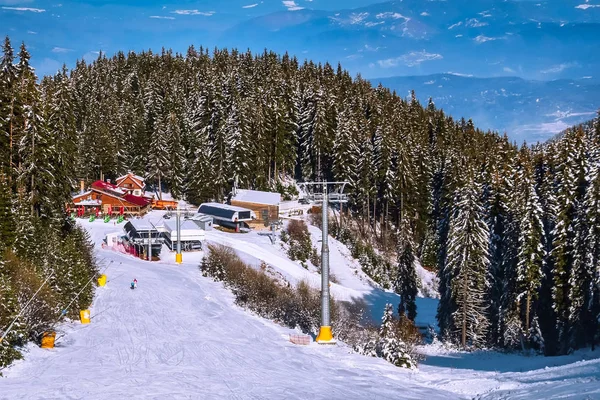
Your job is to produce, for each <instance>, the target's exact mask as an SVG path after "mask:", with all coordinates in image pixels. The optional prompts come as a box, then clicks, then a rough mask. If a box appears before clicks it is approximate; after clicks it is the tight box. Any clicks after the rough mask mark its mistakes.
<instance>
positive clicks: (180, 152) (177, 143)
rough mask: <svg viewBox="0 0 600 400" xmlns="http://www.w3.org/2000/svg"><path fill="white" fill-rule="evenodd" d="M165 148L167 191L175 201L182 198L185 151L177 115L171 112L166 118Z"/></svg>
mask: <svg viewBox="0 0 600 400" xmlns="http://www.w3.org/2000/svg"><path fill="white" fill-rule="evenodd" d="M166 134H167V148H168V153H167V155H168V157H169V167H168V168H167V176H168V178H169V180H168V182H169V189H170V192H171V195H172V196H173V198H175V199H181V198H183V190H184V187H183V184H184V176H185V173H184V171H185V170H186V159H185V149H184V148H183V146H182V143H181V129H180V123H179V120H178V119H177V114H176V113H175V112H171V113H170V114H169V116H168V118H167V131H166Z"/></svg>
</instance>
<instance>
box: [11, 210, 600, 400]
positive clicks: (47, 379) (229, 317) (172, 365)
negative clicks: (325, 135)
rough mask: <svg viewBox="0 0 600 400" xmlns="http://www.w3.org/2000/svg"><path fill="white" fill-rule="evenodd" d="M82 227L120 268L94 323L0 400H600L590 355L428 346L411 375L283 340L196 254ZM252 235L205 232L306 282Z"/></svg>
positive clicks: (31, 353) (282, 331)
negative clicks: (179, 257) (123, 241)
mask: <svg viewBox="0 0 600 400" xmlns="http://www.w3.org/2000/svg"><path fill="white" fill-rule="evenodd" d="M83 225H84V226H86V228H87V229H88V230H89V231H90V234H91V236H92V239H93V240H94V242H95V243H96V246H97V249H98V257H99V258H102V259H105V260H107V261H113V262H112V264H111V266H110V267H109V268H108V270H107V272H106V273H107V275H108V279H109V282H108V284H107V285H106V286H105V287H100V288H98V289H97V292H96V297H95V300H94V302H93V304H92V307H91V315H92V321H91V324H89V325H81V324H79V323H78V322H73V323H71V324H66V325H63V326H62V327H61V330H62V331H64V333H65V334H64V336H63V337H61V338H60V339H59V340H58V341H57V347H56V348H55V349H52V350H43V349H40V348H38V347H37V346H35V345H30V346H29V347H28V351H27V352H26V353H25V359H24V360H21V361H18V362H16V363H15V364H14V365H13V366H12V367H10V368H8V369H6V370H4V371H3V373H4V375H5V377H2V378H0V399H11V400H12V399H28V400H29V399H63V398H69V399H121V398H131V399H345V400H350V399H398V398H402V399H428V400H433V399H459V398H481V399H483V398H519V399H541V398H546V399H548V398H553V397H560V396H563V398H564V397H568V398H580V399H588V398H589V399H592V398H600V385H599V384H598V378H600V361H599V360H598V359H592V360H591V361H581V360H582V358H584V357H586V356H588V357H592V356H593V355H592V354H589V353H584V352H580V353H577V354H575V355H572V356H567V357H560V358H554V359H551V358H543V357H531V358H526V357H522V356H518V355H501V354H497V353H493V352H490V353H483V354H482V353H479V354H464V353H451V352H445V351H442V350H441V349H440V348H434V347H428V348H427V349H426V350H425V352H427V353H428V354H429V358H428V359H427V360H426V361H425V362H423V363H422V364H421V365H420V367H419V369H418V370H416V371H410V370H405V369H401V368H397V367H394V366H392V365H391V364H388V363H386V362H385V361H383V360H381V359H375V358H369V357H364V356H360V355H358V354H354V353H352V352H351V351H350V349H348V348H347V347H345V346H344V345H343V344H342V343H340V344H339V345H338V346H319V345H317V344H315V343H311V344H310V345H309V346H296V345H294V344H292V343H290V342H289V341H288V335H289V334H290V333H297V332H294V331H293V330H290V329H286V328H283V327H280V326H278V325H276V324H274V323H272V322H270V321H267V320H264V319H262V318H258V317H255V316H253V315H252V314H250V313H248V312H247V311H245V310H243V309H241V308H239V307H237V306H236V305H235V304H234V302H233V297H232V295H231V294H230V293H229V291H228V290H227V289H225V288H223V285H222V284H221V283H217V282H213V281H212V280H211V279H209V278H204V277H202V275H201V274H200V272H199V270H198V264H199V261H200V256H201V255H200V253H190V254H184V263H183V264H182V265H180V266H179V265H176V264H175V262H174V256H173V254H172V253H168V252H165V253H164V254H163V255H164V258H166V259H167V260H166V261H161V262H153V263H148V262H145V261H142V260H138V259H135V258H133V257H131V256H128V255H123V254H119V253H115V252H112V251H109V250H102V249H100V242H101V239H102V238H103V237H104V235H105V234H106V233H107V232H109V231H114V227H113V226H107V225H105V224H103V223H102V222H99V221H98V222H94V223H87V222H84V223H83ZM249 235H251V234H249ZM240 237H241V236H240ZM247 237H250V236H247ZM255 239H256V240H264V245H262V246H261V245H259V244H254V245H253V244H252V243H247V244H246V245H244V244H243V243H242V242H243V240H241V239H235V238H232V236H231V235H227V234H224V233H219V232H214V233H213V234H211V235H210V237H209V240H211V241H212V242H220V243H223V244H228V245H231V246H233V247H238V251H240V252H245V253H246V254H247V255H248V257H250V254H251V255H252V257H255V258H257V259H261V260H265V259H267V258H268V257H273V258H274V259H273V260H272V261H273V262H281V263H282V264H281V268H282V270H281V271H283V272H282V273H285V275H286V276H287V277H289V278H295V279H301V278H303V276H302V274H303V273H304V272H303V271H304V270H303V269H302V268H301V267H300V266H297V268H296V269H295V268H294V265H293V263H292V262H290V261H289V260H287V263H286V260H285V255H284V253H281V252H280V253H279V254H277V250H276V249H274V248H272V247H269V246H270V244H268V243H269V242H268V239H267V238H265V237H263V238H260V239H259V237H258V236H256V238H255ZM244 240H249V239H244ZM257 243H258V242H257ZM244 246H247V247H244ZM171 256H172V257H171ZM169 257H171V258H173V260H170V258H169ZM277 257H278V258H277ZM338 273H340V275H341V277H340V285H338V286H339V287H338V289H337V290H338V292H339V294H340V295H341V294H342V293H343V289H344V286H343V285H344V284H346V285H348V287H350V288H349V289H347V293H359V292H363V291H365V290H367V289H366V288H367V285H366V284H365V286H364V287H361V285H360V280H358V278H356V279H357V281H355V282H354V283H353V282H352V281H351V277H352V276H353V275H354V274H353V273H350V272H349V273H348V274H346V275H344V274H343V271H338ZM134 278H136V279H137V280H138V283H137V288H136V289H135V290H130V288H129V286H130V282H131V280H132V279H134ZM596 353H597V352H596ZM595 356H596V357H597V356H598V354H596V355H595ZM554 365H557V366H556V367H553V366H554ZM546 366H550V367H551V368H545V367H546Z"/></svg>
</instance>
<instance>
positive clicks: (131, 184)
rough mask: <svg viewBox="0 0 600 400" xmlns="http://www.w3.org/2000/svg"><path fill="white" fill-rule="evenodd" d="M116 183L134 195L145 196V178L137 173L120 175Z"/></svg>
mask: <svg viewBox="0 0 600 400" xmlns="http://www.w3.org/2000/svg"><path fill="white" fill-rule="evenodd" d="M115 183H116V186H117V187H119V188H121V190H123V191H125V192H127V193H128V194H132V195H134V196H140V197H143V196H144V192H145V191H146V184H145V182H144V178H143V177H141V176H139V175H135V174H133V173H132V172H129V173H128V174H127V175H123V176H120V177H118V178H117V181H116V182H115Z"/></svg>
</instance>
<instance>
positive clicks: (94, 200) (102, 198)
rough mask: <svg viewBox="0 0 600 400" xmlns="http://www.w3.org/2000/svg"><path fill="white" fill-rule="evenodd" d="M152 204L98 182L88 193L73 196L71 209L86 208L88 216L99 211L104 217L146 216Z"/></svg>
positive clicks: (109, 184) (108, 184)
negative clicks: (121, 215)
mask: <svg viewBox="0 0 600 400" xmlns="http://www.w3.org/2000/svg"><path fill="white" fill-rule="evenodd" d="M150 204H151V201H150V200H148V199H146V198H144V197H141V196H135V195H133V194H129V193H128V192H127V191H125V190H123V189H121V188H119V187H118V186H116V185H113V184H111V183H109V182H104V181H96V182H94V183H92V185H91V187H90V189H89V190H88V191H86V192H83V193H79V194H76V195H75V196H73V202H72V204H70V205H69V208H71V207H74V208H79V207H84V209H85V210H86V214H89V213H93V212H95V211H96V210H99V211H100V212H101V213H102V214H103V215H115V216H116V215H119V214H124V215H144V214H146V213H147V212H148V211H149V209H150Z"/></svg>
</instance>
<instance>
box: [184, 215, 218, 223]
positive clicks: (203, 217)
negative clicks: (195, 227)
mask: <svg viewBox="0 0 600 400" xmlns="http://www.w3.org/2000/svg"><path fill="white" fill-rule="evenodd" d="M188 220H190V221H205V222H212V220H213V217H211V216H210V215H206V214H199V213H196V214H194V215H192V216H191V217H188Z"/></svg>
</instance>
